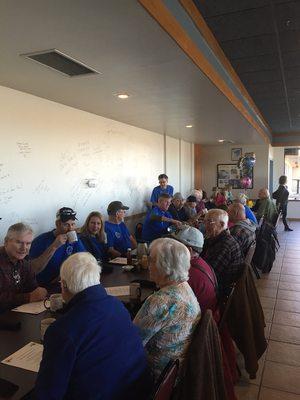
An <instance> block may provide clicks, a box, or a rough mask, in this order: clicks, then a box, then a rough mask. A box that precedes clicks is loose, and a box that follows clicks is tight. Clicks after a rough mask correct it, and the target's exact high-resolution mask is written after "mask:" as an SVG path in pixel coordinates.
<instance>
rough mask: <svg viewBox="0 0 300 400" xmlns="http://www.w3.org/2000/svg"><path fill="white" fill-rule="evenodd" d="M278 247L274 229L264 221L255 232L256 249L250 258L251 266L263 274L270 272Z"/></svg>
mask: <svg viewBox="0 0 300 400" xmlns="http://www.w3.org/2000/svg"><path fill="white" fill-rule="evenodd" d="M279 247H280V245H279V241H278V237H277V232H276V228H275V227H274V226H273V225H272V224H270V223H268V222H266V221H264V222H263V224H262V225H261V226H260V227H259V228H258V229H257V230H256V248H255V252H254V255H253V258H252V264H254V265H255V266H256V268H258V269H260V270H261V271H262V272H263V273H267V272H270V271H271V269H272V267H273V263H274V261H275V257H276V252H277V251H278V248H279Z"/></svg>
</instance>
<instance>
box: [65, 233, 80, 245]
mask: <svg viewBox="0 0 300 400" xmlns="http://www.w3.org/2000/svg"><path fill="white" fill-rule="evenodd" d="M67 236H68V242H69V243H74V242H77V241H78V237H77V233H76V231H69V232H67Z"/></svg>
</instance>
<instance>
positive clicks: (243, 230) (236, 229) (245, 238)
mask: <svg viewBox="0 0 300 400" xmlns="http://www.w3.org/2000/svg"><path fill="white" fill-rule="evenodd" d="M228 215H229V221H230V222H232V223H233V225H232V226H231V228H230V233H231V235H232V236H233V237H234V238H235V240H236V241H237V242H238V243H239V244H240V246H241V249H242V252H243V254H244V256H246V255H247V252H248V250H249V247H250V246H251V244H252V243H253V242H254V241H255V239H256V235H255V231H256V225H255V223H254V222H253V221H250V219H247V218H246V213H245V208H244V206H243V205H242V204H239V203H233V204H231V205H230V206H229V208H228Z"/></svg>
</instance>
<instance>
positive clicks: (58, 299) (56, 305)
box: [44, 293, 64, 312]
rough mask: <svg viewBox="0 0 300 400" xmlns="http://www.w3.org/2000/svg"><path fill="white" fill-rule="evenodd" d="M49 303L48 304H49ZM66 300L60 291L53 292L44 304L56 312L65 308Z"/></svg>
mask: <svg viewBox="0 0 300 400" xmlns="http://www.w3.org/2000/svg"><path fill="white" fill-rule="evenodd" d="M47 303H48V304H47ZM63 305H64V302H63V298H62V295H61V294H60V293H55V294H51V296H50V297H49V299H46V300H44V306H45V308H46V309H47V310H50V311H52V312H56V311H58V310H60V309H61V308H63Z"/></svg>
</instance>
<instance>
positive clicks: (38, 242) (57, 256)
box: [29, 230, 86, 286]
mask: <svg viewBox="0 0 300 400" xmlns="http://www.w3.org/2000/svg"><path fill="white" fill-rule="evenodd" d="M54 240H55V235H54V230H53V231H50V232H46V233H42V234H41V235H39V236H37V237H36V238H35V239H34V240H33V242H32V245H31V248H30V252H29V257H30V258H37V257H39V256H40V255H41V254H43V253H44V251H45V250H46V249H47V248H48V247H49V246H50V245H51V244H52V243H53V242H54ZM81 251H86V250H85V248H84V246H83V244H82V242H81V240H80V239H79V240H78V241H77V242H74V243H68V242H66V243H65V244H63V245H62V246H60V247H59V248H58V249H57V250H56V252H55V253H54V254H53V256H52V257H51V258H50V260H49V262H48V264H47V265H46V266H45V268H44V269H43V270H42V271H41V272H40V273H38V274H37V276H36V280H37V281H38V283H39V284H40V285H43V286H47V285H49V284H50V282H51V281H52V280H53V279H55V278H57V277H58V276H59V271H60V267H61V264H62V263H63V262H64V261H65V260H66V259H67V258H68V257H69V256H70V255H71V254H75V253H79V252H81Z"/></svg>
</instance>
